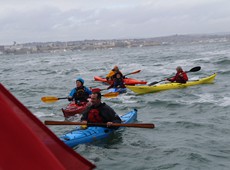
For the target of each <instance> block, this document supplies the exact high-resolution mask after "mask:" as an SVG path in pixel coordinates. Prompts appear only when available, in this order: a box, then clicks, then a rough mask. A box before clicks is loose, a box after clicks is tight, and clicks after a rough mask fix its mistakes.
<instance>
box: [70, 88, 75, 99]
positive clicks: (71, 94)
mask: <svg viewBox="0 0 230 170" xmlns="http://www.w3.org/2000/svg"><path fill="white" fill-rule="evenodd" d="M74 93H76V88H74V89H72V90H71V91H70V93H69V96H71V97H73V95H74Z"/></svg>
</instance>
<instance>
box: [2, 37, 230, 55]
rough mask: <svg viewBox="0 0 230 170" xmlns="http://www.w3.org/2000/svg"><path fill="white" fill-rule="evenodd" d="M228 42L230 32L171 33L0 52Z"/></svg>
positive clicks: (6, 48) (26, 46) (12, 47)
mask: <svg viewBox="0 0 230 170" xmlns="http://www.w3.org/2000/svg"><path fill="white" fill-rule="evenodd" d="M214 42H230V33H220V34H190V35H177V34H176V35H171V36H164V37H155V38H141V39H112V40H83V41H67V42H61V41H56V42H31V43H24V44H17V43H16V42H14V44H13V45H5V46H4V45H1V46H0V54H5V55H7V54H9V55H12V54H13V55H17V54H34V53H59V52H67V51H75V50H99V49H113V48H132V47H140V48H141V47H148V46H159V45H171V44H184V43H214Z"/></svg>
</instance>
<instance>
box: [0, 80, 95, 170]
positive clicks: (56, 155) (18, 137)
mask: <svg viewBox="0 0 230 170" xmlns="http://www.w3.org/2000/svg"><path fill="white" fill-rule="evenodd" d="M0 120H1V128H0V134H1V140H0V151H1V154H0V169H7V170H15V169H24V170H28V169H29V170H31V169H33V170H37V169H39V170H41V169H44V170H45V169H50V170H52V169H55V170H62V169H63V170H64V169H69V170H71V169H75V170H76V169H80V170H90V169H93V168H95V165H94V164H92V163H91V162H89V161H88V160H86V159H85V158H83V157H82V156H80V155H79V154H78V153H76V152H75V151H74V150H73V149H71V148H69V147H68V146H67V145H65V144H64V143H63V142H62V141H60V140H59V139H58V138H57V137H56V135H54V134H53V132H52V131H50V130H49V129H48V128H47V127H46V126H45V125H44V124H43V123H42V122H41V121H40V120H39V119H38V118H37V117H35V116H34V115H33V114H32V113H31V112H30V111H29V110H28V109H27V108H26V107H25V106H24V105H23V104H22V103H20V102H19V101H18V100H17V99H16V98H15V97H14V96H13V95H12V94H11V93H10V92H9V91H8V90H7V89H6V88H5V87H4V86H3V85H2V84H0Z"/></svg>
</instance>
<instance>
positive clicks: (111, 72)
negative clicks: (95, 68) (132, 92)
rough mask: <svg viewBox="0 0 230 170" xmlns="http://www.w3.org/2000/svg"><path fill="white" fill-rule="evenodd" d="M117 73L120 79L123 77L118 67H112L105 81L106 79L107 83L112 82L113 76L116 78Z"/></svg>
mask: <svg viewBox="0 0 230 170" xmlns="http://www.w3.org/2000/svg"><path fill="white" fill-rule="evenodd" d="M117 73H119V74H120V75H121V76H122V77H124V76H123V74H122V73H121V71H120V70H119V68H118V66H117V65H115V66H114V67H113V69H112V70H110V72H109V74H107V76H106V79H107V80H108V81H111V80H113V79H114V78H116V77H115V76H116V74H117Z"/></svg>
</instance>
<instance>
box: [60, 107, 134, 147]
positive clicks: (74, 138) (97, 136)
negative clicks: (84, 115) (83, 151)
mask: <svg viewBox="0 0 230 170" xmlns="http://www.w3.org/2000/svg"><path fill="white" fill-rule="evenodd" d="M121 120H122V123H133V122H135V121H136V120H137V110H136V109H134V110H132V111H130V112H128V113H126V114H124V115H122V116H121ZM121 128H123V127H119V128H118V129H121ZM114 131H116V130H114V129H110V128H107V127H99V126H97V127H95V126H94V127H88V128H87V129H81V127H80V126H77V127H76V128H75V129H74V130H72V131H70V132H68V133H66V134H64V135H62V136H61V137H60V139H61V140H62V141H63V142H64V143H65V144H67V145H68V146H69V147H71V148H73V147H75V146H77V145H79V144H85V143H91V142H95V141H98V140H101V139H105V138H108V137H109V136H110V135H111V134H112V133H113V132H114Z"/></svg>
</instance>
